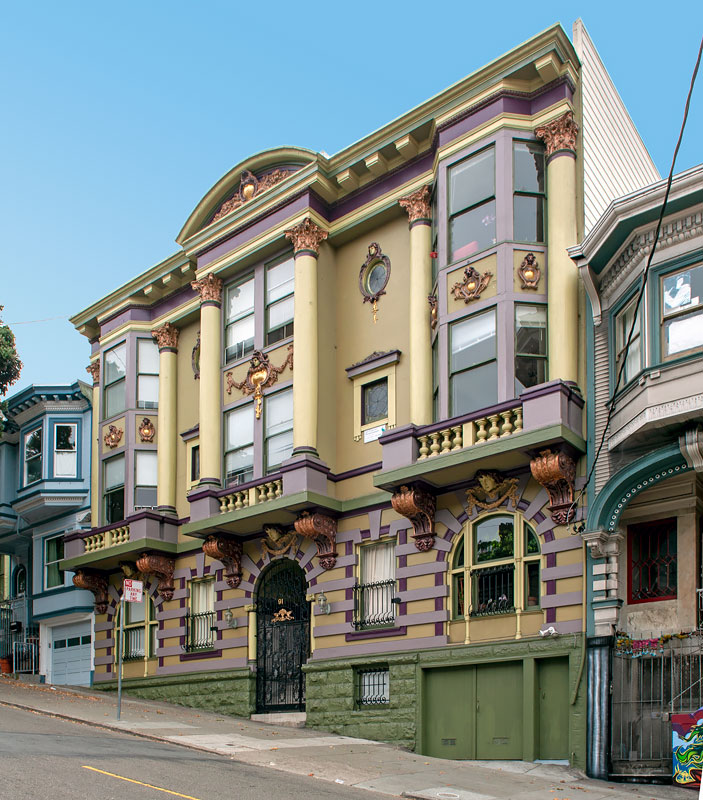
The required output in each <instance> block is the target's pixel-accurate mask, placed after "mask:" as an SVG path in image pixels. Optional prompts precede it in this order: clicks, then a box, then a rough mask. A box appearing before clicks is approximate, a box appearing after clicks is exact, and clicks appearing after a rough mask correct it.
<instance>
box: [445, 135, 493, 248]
mask: <svg viewBox="0 0 703 800" xmlns="http://www.w3.org/2000/svg"><path fill="white" fill-rule="evenodd" d="M495 162H496V157H495V149H494V148H493V147H489V148H487V149H486V150H482V151H481V152H479V153H476V154H475V155H472V156H471V157H469V158H467V159H465V160H464V161H462V162H461V163H459V164H457V165H456V166H454V167H452V169H451V170H450V172H449V252H450V253H451V258H450V260H451V261H459V260H460V259H464V258H468V257H469V256H470V255H471V254H472V253H476V252H478V251H479V250H485V249H486V248H487V247H491V246H492V245H494V244H495V243H496V198H495V194H496V190H495V172H496V169H495Z"/></svg>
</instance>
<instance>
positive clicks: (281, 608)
mask: <svg viewBox="0 0 703 800" xmlns="http://www.w3.org/2000/svg"><path fill="white" fill-rule="evenodd" d="M306 588H307V584H306V581H305V573H304V572H303V570H302V569H301V568H300V566H298V564H296V563H295V562H294V561H291V560H290V559H288V558H284V559H282V560H280V561H275V562H274V563H273V564H272V565H271V566H270V567H269V568H268V569H267V570H266V571H265V572H263V573H262V575H261V577H260V578H259V585H258V588H257V593H256V617H257V623H256V634H257V649H256V653H257V655H256V708H257V711H259V712H265V711H303V710H304V709H305V675H304V674H303V664H304V663H305V662H306V660H307V657H308V652H309V643H310V606H309V605H308V602H307V600H306V598H305V595H306Z"/></svg>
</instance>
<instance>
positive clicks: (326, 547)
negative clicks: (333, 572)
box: [295, 511, 337, 569]
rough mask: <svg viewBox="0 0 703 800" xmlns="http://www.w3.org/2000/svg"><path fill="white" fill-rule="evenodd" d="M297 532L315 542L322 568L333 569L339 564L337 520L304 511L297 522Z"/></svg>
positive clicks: (325, 515)
mask: <svg viewBox="0 0 703 800" xmlns="http://www.w3.org/2000/svg"><path fill="white" fill-rule="evenodd" d="M295 530H296V532H297V533H299V534H300V535H301V536H303V537H304V538H306V539H312V540H313V542H315V544H316V545H317V558H318V560H319V562H320V566H321V567H322V568H323V569H332V568H333V567H334V565H335V564H336V563H337V520H336V519H334V518H333V517H328V516H327V514H320V513H319V512H318V513H315V514H311V513H310V512H309V511H302V512H301V513H300V516H299V517H298V519H297V520H296V521H295Z"/></svg>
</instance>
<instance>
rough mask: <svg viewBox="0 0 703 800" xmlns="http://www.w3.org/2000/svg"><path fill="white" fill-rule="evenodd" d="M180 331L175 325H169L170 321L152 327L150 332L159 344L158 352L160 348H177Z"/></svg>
mask: <svg viewBox="0 0 703 800" xmlns="http://www.w3.org/2000/svg"><path fill="white" fill-rule="evenodd" d="M179 333H180V331H179V330H178V328H176V327H175V325H171V323H170V322H166V323H165V324H163V325H162V326H161V327H160V328H154V330H153V331H152V332H151V335H152V336H153V337H154V339H156V343H157V344H158V346H159V352H161V350H178V334H179Z"/></svg>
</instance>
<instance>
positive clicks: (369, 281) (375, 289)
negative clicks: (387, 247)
mask: <svg viewBox="0 0 703 800" xmlns="http://www.w3.org/2000/svg"><path fill="white" fill-rule="evenodd" d="M390 277H391V260H390V258H388V256H385V255H383V253H382V252H381V245H380V244H379V243H378V242H371V244H370V245H369V253H368V255H367V256H366V261H364V263H363V264H362V265H361V271H360V272H359V291H360V292H361V294H362V295H363V297H364V302H365V303H371V309H372V311H373V321H374V322H376V319H377V318H378V298H379V297H381V295H384V294H385V293H386V286H388V281H389V280H390Z"/></svg>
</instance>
